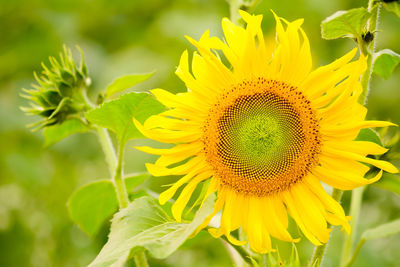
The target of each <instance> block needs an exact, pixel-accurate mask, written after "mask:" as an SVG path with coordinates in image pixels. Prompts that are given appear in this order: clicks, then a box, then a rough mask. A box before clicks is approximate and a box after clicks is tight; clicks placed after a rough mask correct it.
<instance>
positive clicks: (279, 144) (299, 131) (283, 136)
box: [202, 78, 320, 196]
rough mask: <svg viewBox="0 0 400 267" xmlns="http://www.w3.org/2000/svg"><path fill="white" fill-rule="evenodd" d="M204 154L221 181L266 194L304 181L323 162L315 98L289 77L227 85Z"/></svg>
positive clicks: (210, 121)
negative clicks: (313, 99)
mask: <svg viewBox="0 0 400 267" xmlns="http://www.w3.org/2000/svg"><path fill="white" fill-rule="evenodd" d="M202 141H203V142H204V145H205V146H204V147H205V155H206V158H207V161H208V162H209V163H210V165H211V166H212V167H213V168H214V170H215V173H216V177H218V178H219V180H220V182H221V184H223V185H225V186H228V187H230V188H232V189H234V190H235V191H236V192H240V193H245V194H252V195H257V196H266V195H269V194H273V193H274V192H278V191H281V190H284V189H286V188H289V187H290V186H291V185H292V184H295V183H297V182H298V181H300V180H301V179H302V178H303V177H304V176H305V175H307V173H308V172H309V171H310V170H311V168H313V166H315V165H316V164H317V163H318V162H317V160H318V154H319V152H320V134H319V126H318V121H317V120H316V117H315V114H314V111H313V109H312V107H311V106H310V102H309V101H308V100H307V98H306V97H305V96H304V95H303V94H302V92H301V91H300V90H299V89H298V88H296V87H294V86H290V85H289V84H286V83H284V82H280V81H276V80H267V79H263V78H258V79H255V80H252V81H243V82H242V83H239V84H237V85H235V86H233V87H232V89H231V90H229V91H226V93H225V94H224V95H222V96H221V97H220V98H219V100H218V102H217V103H216V104H215V105H214V106H213V108H211V109H210V111H209V116H208V117H207V120H206V123H205V126H204V135H203V139H202Z"/></svg>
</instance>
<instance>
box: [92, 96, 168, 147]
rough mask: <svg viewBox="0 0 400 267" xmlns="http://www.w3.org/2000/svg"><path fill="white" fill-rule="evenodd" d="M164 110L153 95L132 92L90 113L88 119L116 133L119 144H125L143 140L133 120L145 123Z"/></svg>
mask: <svg viewBox="0 0 400 267" xmlns="http://www.w3.org/2000/svg"><path fill="white" fill-rule="evenodd" d="M164 109H165V108H164V106H163V105H162V104H160V103H159V102H158V101H157V100H156V99H155V98H154V97H153V96H152V95H150V94H148V93H135V92H132V93H129V94H125V95H122V96H121V97H120V98H118V99H115V100H112V101H109V102H106V103H104V104H102V105H101V106H100V107H98V108H95V109H93V110H91V111H89V112H88V113H87V114H86V118H87V119H88V120H89V121H90V122H91V123H94V124H97V125H99V126H101V127H104V128H107V129H110V130H111V131H113V132H115V133H116V135H117V138H118V140H119V142H121V143H122V144H124V143H125V142H126V141H127V140H129V139H132V138H143V135H142V134H141V133H140V132H139V131H138V130H137V129H136V127H135V125H134V124H133V121H132V118H136V119H137V120H138V121H140V122H144V121H145V120H146V119H147V118H148V117H150V116H151V115H154V114H158V113H160V112H162V111H163V110H164Z"/></svg>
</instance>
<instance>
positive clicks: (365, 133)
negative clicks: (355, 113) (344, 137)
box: [356, 128, 382, 146]
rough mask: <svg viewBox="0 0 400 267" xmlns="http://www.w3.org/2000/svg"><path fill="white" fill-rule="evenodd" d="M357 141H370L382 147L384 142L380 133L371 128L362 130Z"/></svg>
mask: <svg viewBox="0 0 400 267" xmlns="http://www.w3.org/2000/svg"><path fill="white" fill-rule="evenodd" d="M356 141H370V142H373V143H375V144H378V145H380V146H382V141H381V138H380V137H379V135H378V133H377V132H376V131H375V130H372V129H370V128H365V129H361V130H360V132H359V133H358V136H357V137H356Z"/></svg>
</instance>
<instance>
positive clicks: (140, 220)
mask: <svg viewBox="0 0 400 267" xmlns="http://www.w3.org/2000/svg"><path fill="white" fill-rule="evenodd" d="M214 199H215V196H214V195H211V196H210V197H209V198H208V199H207V200H206V201H205V202H204V204H203V206H202V207H201V208H200V209H199V210H198V211H197V213H196V215H195V217H194V219H193V220H192V221H191V222H190V223H177V222H176V221H174V220H172V219H171V218H170V217H169V216H168V215H167V214H166V213H165V211H164V210H163V209H162V208H161V207H160V206H159V205H158V204H157V203H156V201H155V200H154V199H153V198H151V197H141V198H138V199H136V200H135V201H133V202H132V203H130V204H129V206H128V207H127V208H125V209H123V210H121V211H119V212H118V213H117V214H116V215H115V216H114V218H113V220H112V225H111V232H110V235H109V239H108V242H107V243H106V244H105V246H104V247H103V249H102V250H101V251H100V253H99V255H98V256H97V257H96V259H95V260H94V261H93V262H92V263H91V264H90V265H89V266H90V267H102V266H104V267H105V266H107V267H108V266H111V265H113V264H116V263H123V262H125V261H126V260H127V258H128V257H129V255H130V253H131V252H132V254H133V253H135V252H137V251H139V250H141V249H143V248H146V249H147V250H148V251H149V252H150V254H151V255H152V256H153V257H155V258H158V259H163V258H166V257H168V256H169V255H170V254H171V253H173V252H174V251H175V250H176V249H177V248H178V247H179V246H180V245H182V243H183V242H185V240H186V239H187V238H189V236H190V235H191V234H192V233H193V232H194V231H195V229H196V228H197V227H198V226H199V225H200V224H201V223H202V222H203V220H204V219H205V218H206V216H207V215H209V214H210V213H211V212H212V210H213V205H214Z"/></svg>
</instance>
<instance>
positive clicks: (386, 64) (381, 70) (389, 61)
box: [373, 49, 400, 79]
mask: <svg viewBox="0 0 400 267" xmlns="http://www.w3.org/2000/svg"><path fill="white" fill-rule="evenodd" d="M399 63H400V55H399V54H396V53H395V52H393V51H392V50H390V49H383V50H381V51H379V52H378V53H376V54H375V59H374V67H373V71H374V73H376V74H378V75H379V76H381V77H382V78H384V79H389V77H390V76H391V75H392V72H393V70H394V69H395V68H396V66H397V65H398V64H399Z"/></svg>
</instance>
